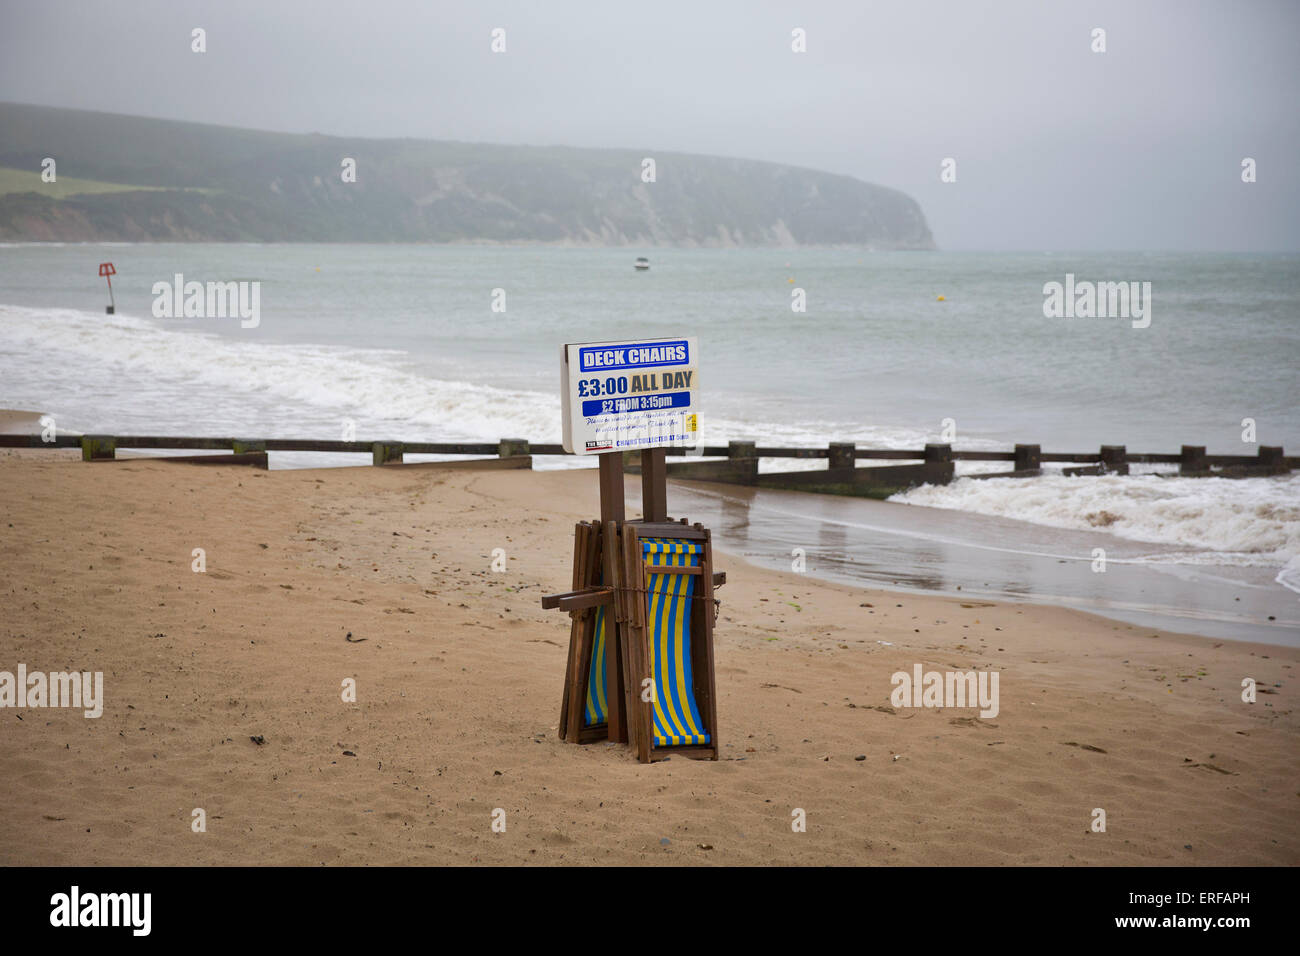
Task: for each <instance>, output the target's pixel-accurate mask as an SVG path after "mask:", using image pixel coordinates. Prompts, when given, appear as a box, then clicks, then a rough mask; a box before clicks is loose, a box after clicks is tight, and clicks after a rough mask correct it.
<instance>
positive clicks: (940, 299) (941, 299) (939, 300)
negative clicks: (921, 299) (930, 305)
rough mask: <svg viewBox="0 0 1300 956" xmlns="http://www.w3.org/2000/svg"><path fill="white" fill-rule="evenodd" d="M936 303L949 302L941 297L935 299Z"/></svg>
mask: <svg viewBox="0 0 1300 956" xmlns="http://www.w3.org/2000/svg"><path fill="white" fill-rule="evenodd" d="M934 301H935V302H947V301H948V300H947V299H945V298H944V297H943V296H939V298H937V299H935V300H934Z"/></svg>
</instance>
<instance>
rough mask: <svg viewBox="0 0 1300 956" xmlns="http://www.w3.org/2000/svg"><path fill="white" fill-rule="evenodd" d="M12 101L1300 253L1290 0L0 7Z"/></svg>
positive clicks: (1159, 241)
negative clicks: (734, 176) (678, 161)
mask: <svg viewBox="0 0 1300 956" xmlns="http://www.w3.org/2000/svg"><path fill="white" fill-rule="evenodd" d="M194 27H203V28H204V29H205V30H206V31H207V45H208V49H207V52H206V53H204V54H201V55H200V54H195V53H192V52H191V51H190V31H191V29H192V28H194ZM494 27H503V28H504V29H505V30H506V44H507V52H506V53H504V54H494V53H492V52H491V50H490V42H491V36H490V34H491V30H492V29H493V28H494ZM795 27H801V28H803V29H804V30H806V31H807V44H808V52H807V53H804V54H796V53H793V52H792V51H791V48H790V47H791V30H792V29H794V28H795ZM1095 27H1101V28H1104V29H1105V30H1106V46H1107V50H1106V52H1105V53H1094V52H1092V50H1091V48H1090V47H1091V44H1092V36H1091V33H1092V30H1093V28H1095ZM0 99H2V100H9V101H13V102H23V103H37V104H42V105H49V106H67V107H77V108H81V109H94V110H108V111H115V112H123V113H135V114H141V115H147V116H156V117H165V118H170V119H184V120H194V121H199V122H206V123H217V124H225V125H236V126H251V127H257V128H262V129H270V130H280V131H285V132H312V131H315V132H323V133H337V134H348V135H360V136H385V137H390V136H391V137H396V136H406V137H418V138H429V139H458V140H467V141H482V142H497V143H528V144H538V145H550V144H564V145H572V146H611V147H629V148H634V149H637V150H644V151H645V153H646V155H654V154H655V152H656V151H680V152H691V153H706V154H720V155H729V156H741V157H746V158H751V159H763V160H771V161H776V162H785V163H793V164H798V165H802V166H809V167H813V168H816V169H823V170H828V171H832V172H837V173H846V174H849V175H852V176H856V177H858V178H860V179H864V180H867V181H869V182H875V183H880V184H883V185H886V186H892V187H895V188H898V189H901V190H903V191H905V192H907V193H909V194H910V195H912V196H913V197H915V198H916V199H917V200H918V201H919V202H920V203H921V206H922V208H923V209H924V211H925V214H926V217H927V219H928V221H929V223H930V226H931V229H932V230H933V231H934V234H935V238H936V240H937V241H938V243H939V245H940V247H941V248H946V249H1052V250H1061V249H1224V250H1277V249H1285V250H1297V249H1300V183H1297V163H1296V159H1297V156H1300V105H1298V104H1300V2H1296V0H1281V2H1264V0H1236V2H1232V0H1220V2H1187V0H1181V2H1154V0H1124V2H1115V3H1093V2H1067V0H1032V2H985V3H977V2H967V0H953V2H880V3H866V2H862V0H858V2H853V0H849V2H830V0H824V2H805V3H793V2H791V3H767V2H753V0H749V2H710V0H695V2H686V3H681V2H643V3H633V2H609V0H605V2H576V0H575V2H565V0H518V2H508V3H502V2H498V3H493V2H472V0H465V2H440V0H364V2H358V3H338V2H334V0H220V2H216V0H214V2H199V0H156V2H155V0H114V2H99V0H84V2H70V0H41V2H38V3H28V2H20V0H0ZM946 157H953V158H955V159H956V160H957V182H955V183H941V182H940V179H939V173H940V164H941V161H942V160H943V159H944V158H946ZM1243 157H1252V158H1254V159H1255V160H1256V161H1257V163H1258V181H1257V182H1256V183H1254V184H1250V185H1247V184H1244V183H1242V181H1241V161H1242V158H1243ZM636 172H638V171H635V170H634V171H633V175H635V173H636Z"/></svg>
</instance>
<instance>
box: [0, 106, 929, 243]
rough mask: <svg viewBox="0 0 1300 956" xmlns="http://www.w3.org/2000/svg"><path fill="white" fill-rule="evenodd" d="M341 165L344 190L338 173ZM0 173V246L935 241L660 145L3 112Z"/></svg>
mask: <svg viewBox="0 0 1300 956" xmlns="http://www.w3.org/2000/svg"><path fill="white" fill-rule="evenodd" d="M47 156H48V157H53V158H55V160H56V161H57V163H58V166H57V170H58V174H59V176H60V177H76V178H77V179H78V180H87V181H91V182H90V183H89V185H88V186H87V187H86V188H87V190H88V191H86V192H81V193H77V194H75V195H69V196H66V197H65V198H55V197H54V196H52V195H51V194H50V193H51V192H52V191H51V190H46V189H43V185H44V184H42V183H41V182H40V180H39V177H37V176H35V175H34V174H36V173H39V171H40V169H41V161H42V159H44V158H45V157H47ZM646 156H650V157H652V158H653V159H654V160H655V167H656V168H655V181H654V182H650V183H647V182H643V181H642V178H641V173H642V159H643V158H644V157H646ZM345 158H350V159H353V160H355V161H356V181H355V182H344V181H343V178H342V175H341V174H342V171H343V165H342V164H343V161H344V159H345ZM0 167H7V168H8V169H7V170H0V172H5V173H7V175H6V176H5V177H4V179H3V180H0V182H4V183H7V185H6V186H5V187H4V192H3V194H2V195H0V238H3V239H11V240H12V239H27V240H64V241H89V240H137V241H145V240H199V239H205V240H243V241H250V240H251V241H303V242H310V241H339V242H345V241H352V242H398V241H401V242H420V241H432V242H455V241H475V240H478V241H499V242H549V243H573V244H584V245H585V244H590V245H638V246H641V245H682V246H781V245H808V244H819V245H820V244H825V245H854V246H862V247H867V248H877V249H931V248H933V247H934V242H933V239H932V238H931V236H930V230H929V227H928V226H927V225H926V222H925V217H924V215H923V214H922V212H921V209H920V207H919V206H918V205H917V204H916V202H915V201H914V200H912V199H911V198H910V197H908V196H906V195H904V194H903V193H900V192H897V191H895V190H892V189H886V188H884V187H882V186H874V185H871V184H869V183H864V182H861V181H859V180H856V179H852V178H850V177H848V176H836V175H831V174H829V173H820V172H816V171H813V170H808V169H799V168H795V167H790V166H780V165H776V164H772V163H760V162H753V161H749V160H738V159H722V158H717V157H710V156H691V155H684V154H673V153H656V152H654V151H644V152H642V151H634V150H596V149H569V148H554V147H530V146H497V145H483V144H468V143H453V142H433V141H417V140H375V139H370V140H367V139H352V138H346V137H331V136H320V135H314V134H313V135H291V134H283V133H266V132H260V131H255V130H245V129H235V128H230V127H220V126H204V125H200V124H195V123H178V122H173V121H170V120H154V119H146V118H142V117H132V116H117V115H113V114H107V113H88V112H82V111H78V110H62V109H52V108H47V107H36V106H23V105H18V104H9V103H0ZM123 185H125V186H138V187H140V189H139V190H130V189H127V190H122V188H121V187H122V186H123ZM97 187H98V188H102V189H103V191H96V188H97ZM110 187H111V188H112V190H113V191H109V189H110Z"/></svg>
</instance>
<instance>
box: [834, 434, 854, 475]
mask: <svg viewBox="0 0 1300 956" xmlns="http://www.w3.org/2000/svg"><path fill="white" fill-rule="evenodd" d="M853 449H854V445H853V442H851V441H849V442H843V441H833V442H831V455H830V457H831V463H830V467H831V468H832V469H835V468H852V467H854V466H853Z"/></svg>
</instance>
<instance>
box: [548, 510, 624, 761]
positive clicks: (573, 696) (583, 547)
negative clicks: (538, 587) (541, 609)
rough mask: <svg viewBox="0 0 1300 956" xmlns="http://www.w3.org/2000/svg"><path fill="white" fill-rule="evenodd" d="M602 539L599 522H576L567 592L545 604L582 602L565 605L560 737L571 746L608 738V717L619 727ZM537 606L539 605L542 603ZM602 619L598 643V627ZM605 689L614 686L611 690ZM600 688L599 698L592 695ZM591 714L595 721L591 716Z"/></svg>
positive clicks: (613, 625) (614, 634)
mask: <svg viewBox="0 0 1300 956" xmlns="http://www.w3.org/2000/svg"><path fill="white" fill-rule="evenodd" d="M602 538H603V535H602V528H601V523H600V522H599V521H580V522H578V524H577V525H576V526H575V528H574V533H573V590H572V591H571V592H569V595H566V596H565V598H566V599H567V600H565V601H563V602H562V601H561V600H559V599H558V596H557V600H556V602H555V603H554V604H553V605H551V606H555V607H563V606H564V604H566V603H567V604H580V605H582V606H580V607H575V608H572V609H569V614H570V616H571V618H572V623H571V624H570V625H569V657H568V665H567V667H566V668H565V672H564V696H563V700H562V701H561V705H560V738H561V739H563V740H567V741H568V742H569V743H575V744H589V743H595V742H597V741H600V740H606V739H608V738H609V730H610V718H611V716H613V718H614V724H615V729H616V731H617V728H618V727H620V726H621V720H620V719H619V716H618V715H619V714H621V710H622V708H621V706H620V705H621V704H622V681H621V679H620V678H621V674H620V673H619V672H618V668H619V663H620V662H619V645H618V634H619V628H618V623H617V621H616V620H615V615H614V608H613V594H612V592H610V591H608V590H605V589H602V588H601V586H600V584H601V581H602V580H603V578H604V576H605V569H604V567H603V558H604V550H605V547H604V542H603V540H602ZM593 602H594V603H593ZM543 604H544V606H545V605H546V602H543ZM602 618H603V624H604V627H603V631H604V634H603V641H602V640H601V637H602V635H601V633H600V630H601V629H600V628H599V625H600V624H601V623H602ZM602 645H603V648H602ZM595 660H603V662H604V673H603V675H601V677H600V679H598V680H597V681H595V682H593V680H592V677H593V674H592V668H593V663H594V661H595ZM611 688H613V690H614V693H612V694H611V693H610V690H611ZM602 692H603V697H604V700H603V701H602V700H599V699H598V697H599V695H601V694H602ZM611 699H612V703H613V706H612V707H611ZM602 704H603V705H604V706H603V707H602V706H601V705H602ZM611 712H612V713H611ZM593 716H594V717H595V718H596V719H594V720H592V719H591V718H592V717H593ZM589 720H590V722H588V721H589ZM616 739H617V738H616Z"/></svg>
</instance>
